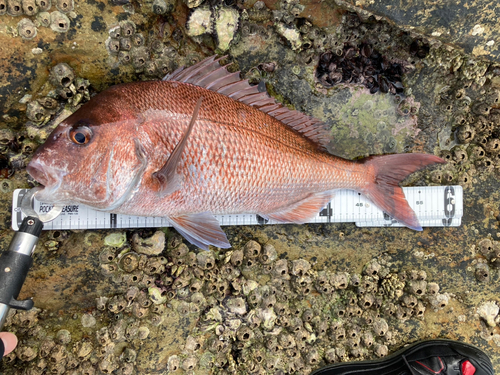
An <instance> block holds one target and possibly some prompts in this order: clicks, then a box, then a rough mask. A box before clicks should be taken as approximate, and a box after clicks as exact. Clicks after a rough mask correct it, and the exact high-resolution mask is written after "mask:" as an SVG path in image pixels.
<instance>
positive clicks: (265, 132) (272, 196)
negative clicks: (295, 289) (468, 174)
mask: <svg viewBox="0 0 500 375" xmlns="http://www.w3.org/2000/svg"><path fill="white" fill-rule="evenodd" d="M221 59H222V58H216V56H212V57H209V58H207V59H205V60H203V61H201V62H199V63H197V64H195V65H193V66H191V67H189V68H186V69H184V68H180V69H178V70H176V71H174V72H173V73H171V74H169V75H167V76H166V77H165V78H164V79H163V80H153V81H142V82H131V83H124V84H119V85H115V86H111V87H110V88H108V89H106V90H104V91H103V92H101V93H99V94H97V95H96V96H94V97H92V98H91V99H90V101H88V102H87V103H85V104H84V105H83V106H82V107H81V108H79V109H78V110H77V111H76V112H74V113H73V114H72V115H71V116H69V117H68V118H66V119H65V120H64V121H62V122H61V123H60V124H59V125H58V126H57V127H56V128H55V129H54V131H53V132H52V133H51V134H50V136H49V137H48V138H47V140H46V142H45V143H44V144H43V145H41V146H40V147H39V148H38V149H37V150H36V152H35V154H34V156H33V158H32V160H31V161H30V162H29V164H28V166H27V171H28V173H29V174H30V175H31V176H32V177H33V178H34V179H35V180H36V181H38V182H39V183H40V184H41V185H43V189H42V190H41V191H40V192H39V193H38V195H37V199H39V200H41V201H43V202H46V203H52V204H75V203H80V204H85V205H88V206H90V207H92V208H94V209H96V210H101V211H106V212H111V213H117V214H127V215H134V216H154V217H167V218H168V219H169V221H170V222H171V223H172V225H173V227H174V228H175V229H176V230H177V231H178V232H179V233H180V234H181V235H182V236H184V238H186V239H187V240H188V241H189V242H191V243H192V244H194V245H196V246H198V247H199V248H201V249H208V246H210V245H213V246H216V247H219V248H229V247H231V245H230V243H229V241H228V239H227V237H226V235H225V233H224V231H223V230H222V229H221V227H220V225H219V222H218V221H217V219H216V218H215V217H214V215H223V214H256V215H260V216H261V217H263V218H264V219H268V220H269V219H272V220H274V221H275V222H278V223H297V224H302V223H305V222H307V221H308V220H310V219H311V218H313V217H314V216H316V215H317V213H318V212H319V211H321V209H322V208H323V207H325V206H326V205H327V204H328V202H330V201H331V200H332V198H333V196H334V194H335V191H336V190H338V189H352V190H355V191H357V192H359V193H360V194H363V195H364V196H366V197H367V198H368V199H369V200H370V201H371V202H373V203H374V204H375V205H376V206H377V207H379V208H380V209H382V210H384V211H385V212H386V213H387V214H389V215H390V216H392V217H393V218H394V219H396V220H397V221H398V222H400V223H402V224H404V225H405V226H407V227H409V228H411V229H414V230H422V227H421V226H420V224H419V222H418V219H417V217H416V215H415V213H414V211H413V210H412V209H411V208H410V206H409V205H408V202H407V201H406V199H405V196H404V193H403V191H402V189H401V187H400V186H399V183H400V182H401V181H402V180H403V179H405V178H406V177H407V176H408V175H410V174H412V173H413V172H415V171H417V170H420V169H422V168H424V167H426V166H429V165H433V164H440V163H444V160H443V159H441V158H439V157H437V156H435V155H430V154H420V153H407V154H390V155H378V156H369V157H367V158H364V159H361V160H357V161H351V160H347V159H343V158H340V157H337V156H334V155H332V154H330V153H329V152H327V150H326V147H327V146H328V142H331V137H330V135H329V131H328V129H327V127H326V125H325V123H324V122H321V121H320V120H318V119H315V118H312V117H310V116H308V115H306V114H303V113H301V112H299V111H296V110H290V109H289V108H287V107H286V106H284V105H282V104H280V103H279V102H277V101H276V100H275V99H274V98H272V97H270V96H269V95H268V94H267V92H265V91H264V92H261V91H260V90H259V87H258V85H257V86H252V85H250V84H249V83H248V81H247V80H242V79H241V78H240V75H239V72H235V73H230V72H229V71H228V70H227V65H221V64H220V60H221Z"/></svg>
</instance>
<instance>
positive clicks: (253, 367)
mask: <svg viewBox="0 0 500 375" xmlns="http://www.w3.org/2000/svg"><path fill="white" fill-rule="evenodd" d="M167 233H168V236H166V235H165V232H164V231H156V232H154V233H153V232H151V231H147V230H146V231H145V230H140V231H137V232H136V233H134V234H133V235H132V236H131V237H129V240H127V239H126V236H125V233H124V232H116V233H111V234H110V235H108V236H107V237H106V239H105V240H104V248H103V249H102V252H101V254H100V255H99V264H100V269H101V273H102V274H103V275H105V276H108V277H110V278H111V280H112V281H113V282H114V285H116V290H123V292H119V293H117V294H115V295H112V296H101V297H99V298H97V300H96V307H95V309H94V310H93V311H86V312H84V313H82V312H79V313H77V314H74V315H73V319H76V321H77V322H78V326H79V327H80V328H78V329H75V327H74V324H73V323H68V324H67V325H61V324H56V325H52V324H47V321H48V320H50V319H54V318H57V317H54V316H53V314H49V313H48V312H47V311H41V310H38V309H33V310H31V311H28V312H17V313H15V312H13V313H12V314H11V316H10V317H9V319H8V321H7V328H8V329H10V330H12V331H14V332H16V333H17V335H18V336H19V337H20V339H21V343H20V345H19V347H18V348H17V349H16V350H15V351H14V352H13V353H12V354H11V355H9V356H8V357H7V359H6V361H7V363H8V365H9V368H13V369H20V368H22V369H23V374H39V373H43V372H44V371H45V372H47V371H48V372H50V373H56V374H64V373H72V372H71V371H76V373H77V374H98V373H116V374H123V375H125V374H134V373H137V371H139V370H138V369H137V362H136V360H137V359H138V358H140V356H141V346H143V344H142V342H143V340H145V339H146V338H148V337H150V336H151V334H150V332H157V330H156V327H160V326H161V325H163V324H167V323H166V321H167V320H168V319H169V316H171V314H178V315H179V316H191V317H193V319H198V324H197V325H196V327H195V329H194V330H193V331H191V332H190V335H189V336H188V337H187V338H186V341H185V345H184V347H183V349H182V351H181V352H179V353H177V354H175V355H172V356H170V357H169V358H168V362H167V364H166V365H167V367H168V371H170V372H174V371H176V370H177V369H182V370H184V371H186V372H190V371H193V370H196V369H198V370H201V371H204V372H209V371H210V372H211V373H228V372H229V373H238V374H245V373H270V372H276V371H278V370H281V371H285V372H288V373H294V372H298V373H301V374H307V373H309V372H310V371H312V369H314V368H317V367H320V366H322V365H324V364H325V363H333V362H340V361H349V360H354V359H363V358H372V357H383V356H385V355H387V354H388V352H389V350H390V349H392V348H393V346H396V345H400V344H401V336H399V335H397V330H398V324H399V323H400V322H405V321H406V320H408V319H418V318H420V319H422V318H423V316H424V312H425V310H426V308H427V307H431V308H434V309H442V308H443V307H444V306H446V304H447V303H448V298H449V296H448V294H446V293H440V292H439V286H438V285H437V284H436V283H433V282H429V281H428V280H427V278H426V276H427V275H426V273H425V272H424V271H422V270H408V271H400V270H392V269H391V264H390V263H389V262H388V261H387V260H380V261H378V260H375V259H374V260H372V261H370V262H369V263H367V264H366V265H365V266H364V267H363V269H362V270H360V271H361V272H360V273H359V274H358V273H348V272H344V271H340V272H331V271H328V270H320V271H317V270H315V269H314V267H313V266H312V265H311V263H309V262H308V261H306V260H305V259H296V260H287V259H282V258H280V257H278V253H277V251H276V249H275V248H274V247H273V246H272V245H271V244H270V243H267V244H265V245H263V246H262V245H261V244H260V243H258V242H256V241H253V240H250V241H248V242H247V243H245V244H244V245H242V246H241V248H239V249H235V250H232V251H228V252H220V253H219V252H213V251H199V252H195V251H191V250H190V249H189V248H188V247H187V246H186V245H185V244H184V243H183V242H182V238H181V237H180V236H179V235H177V234H172V233H170V232H167ZM64 234H65V233H59V234H58V236H57V238H60V237H64ZM52 326H55V327H57V328H53V329H52V330H51V329H49V328H48V327H52ZM158 332H160V331H158Z"/></svg>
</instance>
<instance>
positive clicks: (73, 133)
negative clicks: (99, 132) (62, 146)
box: [69, 126, 92, 145]
mask: <svg viewBox="0 0 500 375" xmlns="http://www.w3.org/2000/svg"><path fill="white" fill-rule="evenodd" d="M69 139H71V142H73V143H75V144H77V145H85V144H87V143H89V142H90V140H91V139H92V131H91V130H90V129H89V128H88V127H86V126H80V127H78V128H74V129H70V131H69Z"/></svg>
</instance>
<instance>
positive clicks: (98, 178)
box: [27, 86, 144, 210]
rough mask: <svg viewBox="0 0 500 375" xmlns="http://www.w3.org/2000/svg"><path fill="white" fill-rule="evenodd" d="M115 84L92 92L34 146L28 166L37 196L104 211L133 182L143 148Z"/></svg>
mask: <svg viewBox="0 0 500 375" xmlns="http://www.w3.org/2000/svg"><path fill="white" fill-rule="evenodd" d="M117 88H119V87H117V86H114V87H112V88H111V89H108V90H106V91H104V92H102V93H101V94H99V95H97V96H95V97H93V98H92V99H91V100H90V101H89V102H88V103H86V104H84V105H83V106H82V107H81V108H80V109H78V110H77V111H76V112H75V113H73V114H72V115H71V116H69V117H68V118H67V119H65V120H64V121H62V122H61V123H60V124H59V125H58V126H57V127H56V129H54V131H53V132H52V133H51V134H50V136H49V137H48V139H47V141H46V142H45V143H44V144H43V145H42V146H40V147H39V148H38V149H37V151H36V152H35V154H34V156H33V159H32V160H31V161H30V163H29V164H28V166H27V171H28V173H29V174H30V175H31V176H32V177H33V178H34V179H35V180H36V181H38V182H39V183H40V184H42V185H43V186H44V189H43V190H41V191H40V192H39V193H38V194H37V199H39V200H40V201H43V202H46V203H53V204H56V203H57V204H69V203H83V204H87V205H89V206H91V207H94V208H97V209H103V210H107V209H109V208H112V207H113V205H115V206H116V205H117V201H118V200H119V198H120V197H123V195H124V194H125V192H127V191H128V190H130V185H131V184H134V183H137V177H138V176H137V175H138V173H139V172H140V171H139V169H140V168H141V166H142V165H143V164H144V160H143V159H144V155H143V151H142V150H141V149H139V150H138V149H137V148H138V147H139V148H140V144H139V146H138V141H137V140H136V139H135V140H134V137H135V136H137V123H138V120H137V114H136V112H135V111H134V110H133V108H131V107H130V105H128V104H127V103H126V100H125V101H124V100H123V99H124V98H123V95H122V94H121V93H120V92H119V90H117ZM141 153H142V154H141ZM141 157H142V158H143V159H141ZM143 169H144V168H142V170H143ZM134 179H135V180H134ZM122 203H123V202H122Z"/></svg>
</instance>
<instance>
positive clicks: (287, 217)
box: [259, 191, 335, 224]
mask: <svg viewBox="0 0 500 375" xmlns="http://www.w3.org/2000/svg"><path fill="white" fill-rule="evenodd" d="M334 195H335V193H334V192H332V191H325V192H322V193H315V194H311V195H309V196H308V197H307V198H304V199H302V200H300V201H298V202H295V203H293V204H291V205H289V206H287V207H283V208H282V209H280V210H278V211H275V212H271V213H267V214H259V215H260V216H262V217H266V218H269V219H272V220H276V221H278V222H280V223H295V224H304V223H306V222H308V221H309V220H310V219H312V218H313V217H314V216H316V215H317V214H318V212H319V211H321V209H322V208H323V207H325V206H326V205H327V204H328V203H329V202H330V201H331V200H332V199H333V197H334Z"/></svg>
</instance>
